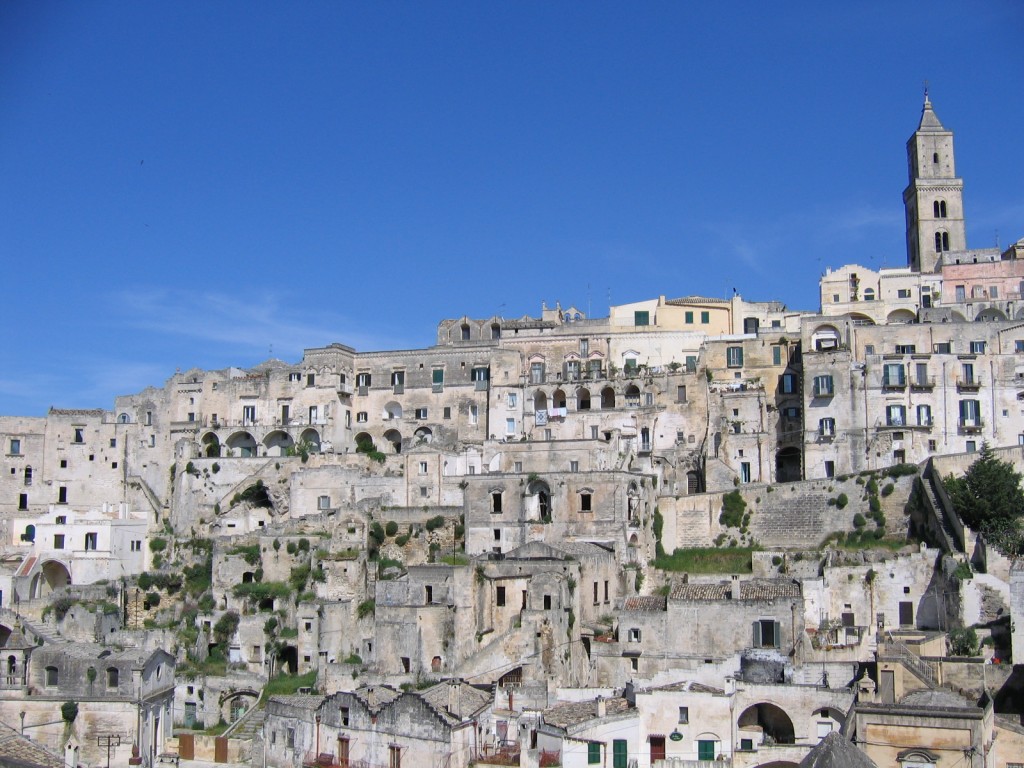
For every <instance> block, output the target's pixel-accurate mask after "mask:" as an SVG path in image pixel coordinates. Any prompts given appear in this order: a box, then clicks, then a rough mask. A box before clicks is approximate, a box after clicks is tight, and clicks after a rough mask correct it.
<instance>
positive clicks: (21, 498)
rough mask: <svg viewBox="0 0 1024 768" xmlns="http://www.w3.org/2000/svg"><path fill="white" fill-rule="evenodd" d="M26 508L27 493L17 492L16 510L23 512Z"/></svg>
mask: <svg viewBox="0 0 1024 768" xmlns="http://www.w3.org/2000/svg"><path fill="white" fill-rule="evenodd" d="M26 509H28V494H27V493H19V494H18V510H19V511H21V512H24V511H25V510H26Z"/></svg>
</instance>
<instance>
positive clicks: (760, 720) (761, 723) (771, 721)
mask: <svg viewBox="0 0 1024 768" xmlns="http://www.w3.org/2000/svg"><path fill="white" fill-rule="evenodd" d="M736 725H737V726H738V727H739V728H740V729H743V728H760V730H761V733H762V734H764V742H763V743H765V744H794V743H796V735H795V734H796V731H795V730H794V728H793V721H792V720H791V719H790V717H789V715H787V714H786V712H785V710H784V709H782V708H781V707H779V706H777V705H775V704H771V703H769V702H761V703H759V704H753V705H751V706H749V707H747V708H746V709H745V710H743V713H742V714H741V715H740V717H739V720H737V721H736Z"/></svg>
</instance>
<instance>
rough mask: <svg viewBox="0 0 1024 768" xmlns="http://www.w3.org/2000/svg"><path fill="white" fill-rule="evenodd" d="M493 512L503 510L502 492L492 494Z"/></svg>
mask: <svg viewBox="0 0 1024 768" xmlns="http://www.w3.org/2000/svg"><path fill="white" fill-rule="evenodd" d="M491 512H495V513H498V512H501V492H500V491H495V492H494V493H492V494H491Z"/></svg>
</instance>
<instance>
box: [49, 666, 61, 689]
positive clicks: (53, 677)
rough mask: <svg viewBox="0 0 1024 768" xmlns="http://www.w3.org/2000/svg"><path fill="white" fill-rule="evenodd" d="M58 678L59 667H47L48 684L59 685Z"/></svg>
mask: <svg viewBox="0 0 1024 768" xmlns="http://www.w3.org/2000/svg"><path fill="white" fill-rule="evenodd" d="M58 679H59V678H58V673H57V668H56V667H47V668H46V685H47V686H55V685H57V680H58Z"/></svg>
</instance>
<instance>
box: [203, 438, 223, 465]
mask: <svg viewBox="0 0 1024 768" xmlns="http://www.w3.org/2000/svg"><path fill="white" fill-rule="evenodd" d="M203 456H205V457H206V458H208V459H217V458H220V438H218V437H217V434H216V433H215V432H207V433H206V434H205V435H203Z"/></svg>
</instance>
